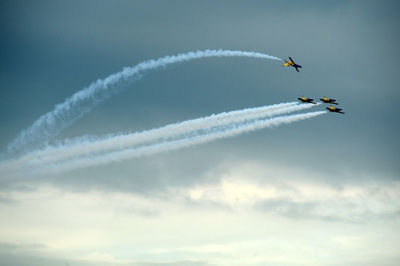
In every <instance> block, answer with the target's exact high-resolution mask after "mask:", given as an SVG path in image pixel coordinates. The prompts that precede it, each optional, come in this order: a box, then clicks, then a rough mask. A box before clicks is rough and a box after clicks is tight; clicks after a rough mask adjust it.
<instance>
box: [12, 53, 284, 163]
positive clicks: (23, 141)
mask: <svg viewBox="0 0 400 266" xmlns="http://www.w3.org/2000/svg"><path fill="white" fill-rule="evenodd" d="M207 57H253V58H261V59H272V60H281V59H280V58H278V57H275V56H271V55H267V54H263V53H257V52H246V51H231V50H205V51H197V52H189V53H184V54H178V55H174V56H166V57H162V58H159V59H157V60H148V61H144V62H141V63H139V64H137V65H136V66H134V67H126V68H124V69H123V70H122V71H121V72H118V73H115V74H112V75H110V76H108V77H107V78H105V79H99V80H97V81H95V82H93V83H92V84H90V85H89V87H86V88H84V89H82V90H80V91H78V92H76V93H75V94H73V95H72V96H71V97H69V98H67V99H66V100H65V101H64V102H63V103H61V104H58V105H56V106H55V108H54V109H53V110H52V111H50V112H48V113H47V114H45V115H43V116H41V117H40V118H39V119H38V120H36V121H35V122H34V123H33V124H32V125H31V126H30V127H29V128H28V129H26V130H23V131H22V132H21V133H20V134H19V135H18V136H17V137H16V138H15V139H14V140H13V141H12V142H11V143H10V144H8V146H7V153H8V154H9V155H10V154H11V155H13V154H19V153H21V152H22V151H27V150H32V149H34V148H37V147H38V146H40V145H41V144H42V143H44V142H46V141H48V140H51V139H52V138H54V137H55V136H57V135H58V134H59V133H60V132H61V131H62V130H63V129H65V128H67V127H69V126H70V125H72V124H73V123H74V122H75V121H76V120H78V119H80V118H81V117H82V116H83V115H85V114H86V113H88V112H89V111H90V110H92V109H93V108H94V107H95V106H96V105H98V104H99V103H101V102H103V101H104V100H106V99H107V98H109V97H110V96H111V95H113V94H116V93H118V92H119V91H121V90H122V89H123V88H124V86H125V87H126V85H127V84H128V83H129V82H133V81H135V80H138V79H140V78H141V76H142V74H143V73H144V72H145V71H147V70H151V69H156V68H160V67H165V66H168V65H170V64H175V63H180V62H185V61H189V60H194V59H200V58H207Z"/></svg>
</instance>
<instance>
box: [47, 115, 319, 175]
mask: <svg viewBox="0 0 400 266" xmlns="http://www.w3.org/2000/svg"><path fill="white" fill-rule="evenodd" d="M325 113H326V111H318V112H309V113H303V114H296V115H290V116H278V117H275V118H270V119H264V120H256V121H253V122H245V123H242V124H233V125H232V124H231V125H229V126H226V127H223V128H220V129H219V130H216V131H210V132H205V133H203V134H201V135H196V136H192V137H183V138H181V139H175V140H171V141H162V142H159V143H155V144H150V145H147V146H142V147H136V148H127V149H124V150H120V151H114V152H110V153H106V154H101V155H98V156H89V157H81V158H77V159H71V160H68V161H65V162H62V163H57V164H51V165H49V166H47V167H45V168H42V169H40V170H39V173H57V174H58V173H62V172H65V171H71V170H75V169H80V168H86V167H90V166H95V165H101V164H107V163H110V162H119V161H122V160H127V159H130V158H135V157H143V156H149V155H153V154H157V153H161V152H165V151H172V150H178V149H182V148H185V147H190V146H194V145H199V144H202V143H206V142H210V141H214V140H218V139H223V138H228V137H233V136H236V135H239V134H243V133H246V132H251V131H254V130H258V129H262V128H267V127H274V126H279V125H282V124H289V123H293V122H296V121H300V120H304V119H309V118H313V117H317V116H319V115H322V114H325Z"/></svg>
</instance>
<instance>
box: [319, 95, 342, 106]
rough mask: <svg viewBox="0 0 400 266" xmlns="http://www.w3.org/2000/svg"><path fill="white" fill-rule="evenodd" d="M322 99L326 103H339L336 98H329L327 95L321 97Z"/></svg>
mask: <svg viewBox="0 0 400 266" xmlns="http://www.w3.org/2000/svg"><path fill="white" fill-rule="evenodd" d="M320 100H321V101H323V102H324V103H330V104H338V103H337V102H336V100H335V99H328V97H326V96H324V98H321V99H320Z"/></svg>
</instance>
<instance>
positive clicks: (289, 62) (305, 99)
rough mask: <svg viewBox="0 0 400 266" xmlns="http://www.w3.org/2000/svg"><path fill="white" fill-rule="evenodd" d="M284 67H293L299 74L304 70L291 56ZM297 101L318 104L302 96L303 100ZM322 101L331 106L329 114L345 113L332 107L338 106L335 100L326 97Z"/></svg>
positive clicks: (328, 108)
mask: <svg viewBox="0 0 400 266" xmlns="http://www.w3.org/2000/svg"><path fill="white" fill-rule="evenodd" d="M283 66H291V67H294V68H295V69H296V71H297V72H300V71H299V68H302V66H300V65H298V64H296V63H295V62H294V61H293V59H292V58H291V57H290V56H289V61H286V60H285V64H284V65H283ZM297 99H299V101H301V102H303V103H312V104H316V103H315V102H314V99H311V98H306V97H304V96H302V97H301V98H297ZM320 100H321V102H323V103H328V104H330V106H329V107H327V108H326V109H327V110H328V111H329V112H331V113H340V114H344V112H342V109H341V108H336V107H333V106H332V104H335V105H338V103H337V102H336V100H335V99H329V98H328V97H326V96H324V97H323V98H321V99H320Z"/></svg>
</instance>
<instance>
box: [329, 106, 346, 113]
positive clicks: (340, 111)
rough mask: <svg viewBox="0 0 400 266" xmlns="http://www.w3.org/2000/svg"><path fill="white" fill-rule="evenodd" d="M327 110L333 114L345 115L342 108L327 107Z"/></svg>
mask: <svg viewBox="0 0 400 266" xmlns="http://www.w3.org/2000/svg"><path fill="white" fill-rule="evenodd" d="M326 109H327V110H328V111H329V112H331V113H341V114H344V112H342V109H340V108H335V107H333V106H332V105H331V106H329V107H326Z"/></svg>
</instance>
